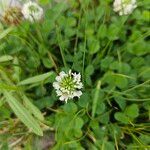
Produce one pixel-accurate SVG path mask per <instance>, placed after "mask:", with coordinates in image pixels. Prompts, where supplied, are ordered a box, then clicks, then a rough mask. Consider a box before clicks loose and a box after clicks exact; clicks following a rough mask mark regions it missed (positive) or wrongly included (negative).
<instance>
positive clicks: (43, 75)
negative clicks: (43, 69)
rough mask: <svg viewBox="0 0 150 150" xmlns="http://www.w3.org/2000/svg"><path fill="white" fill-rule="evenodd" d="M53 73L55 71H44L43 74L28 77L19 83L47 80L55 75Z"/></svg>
mask: <svg viewBox="0 0 150 150" xmlns="http://www.w3.org/2000/svg"><path fill="white" fill-rule="evenodd" d="M53 74H54V72H48V73H44V74H41V75H37V76H34V77H31V78H28V79H25V80H23V81H21V82H19V83H18V85H26V84H33V83H38V82H41V81H44V80H46V79H47V78H50V77H51V76H53Z"/></svg>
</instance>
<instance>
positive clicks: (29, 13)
mask: <svg viewBox="0 0 150 150" xmlns="http://www.w3.org/2000/svg"><path fill="white" fill-rule="evenodd" d="M22 14H23V15H24V18H25V19H27V20H29V21H31V22H34V21H38V20H40V19H42V17H43V9H42V8H41V7H40V6H39V5H38V4H37V3H35V2H32V1H29V2H27V3H25V4H24V5H23V8H22Z"/></svg>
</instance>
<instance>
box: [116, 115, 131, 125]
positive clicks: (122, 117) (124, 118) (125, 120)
mask: <svg viewBox="0 0 150 150" xmlns="http://www.w3.org/2000/svg"><path fill="white" fill-rule="evenodd" d="M115 119H116V120H118V121H120V122H122V123H124V124H128V123H129V119H128V117H127V116H126V115H125V114H124V113H121V112H117V113H115Z"/></svg>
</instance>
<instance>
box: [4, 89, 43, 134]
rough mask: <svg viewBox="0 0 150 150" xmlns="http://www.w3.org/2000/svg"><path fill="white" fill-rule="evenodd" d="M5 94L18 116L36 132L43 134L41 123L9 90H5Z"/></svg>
mask: <svg viewBox="0 0 150 150" xmlns="http://www.w3.org/2000/svg"><path fill="white" fill-rule="evenodd" d="M4 96H5V98H6V101H7V102H8V104H9V106H10V107H11V109H12V110H13V111H14V113H15V114H16V116H18V118H19V119H20V120H21V121H22V122H23V123H24V124H25V125H26V126H27V127H28V128H29V129H31V130H32V132H34V133H35V134H37V135H39V136H43V131H42V129H41V127H40V125H39V123H38V122H37V121H36V120H35V119H34V118H33V117H32V115H31V114H30V113H29V112H28V110H27V109H26V108H25V107H24V106H23V105H22V104H21V103H20V102H19V101H18V100H16V98H15V97H13V96H12V94H10V93H9V92H7V91H4Z"/></svg>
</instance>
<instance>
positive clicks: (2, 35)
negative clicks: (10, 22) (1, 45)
mask: <svg viewBox="0 0 150 150" xmlns="http://www.w3.org/2000/svg"><path fill="white" fill-rule="evenodd" d="M12 30H13V27H10V28H8V29H6V30H4V31H3V32H1V34H0V40H1V39H3V38H4V37H5V36H7V35H8V34H9V33H10V32H11V31H12Z"/></svg>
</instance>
